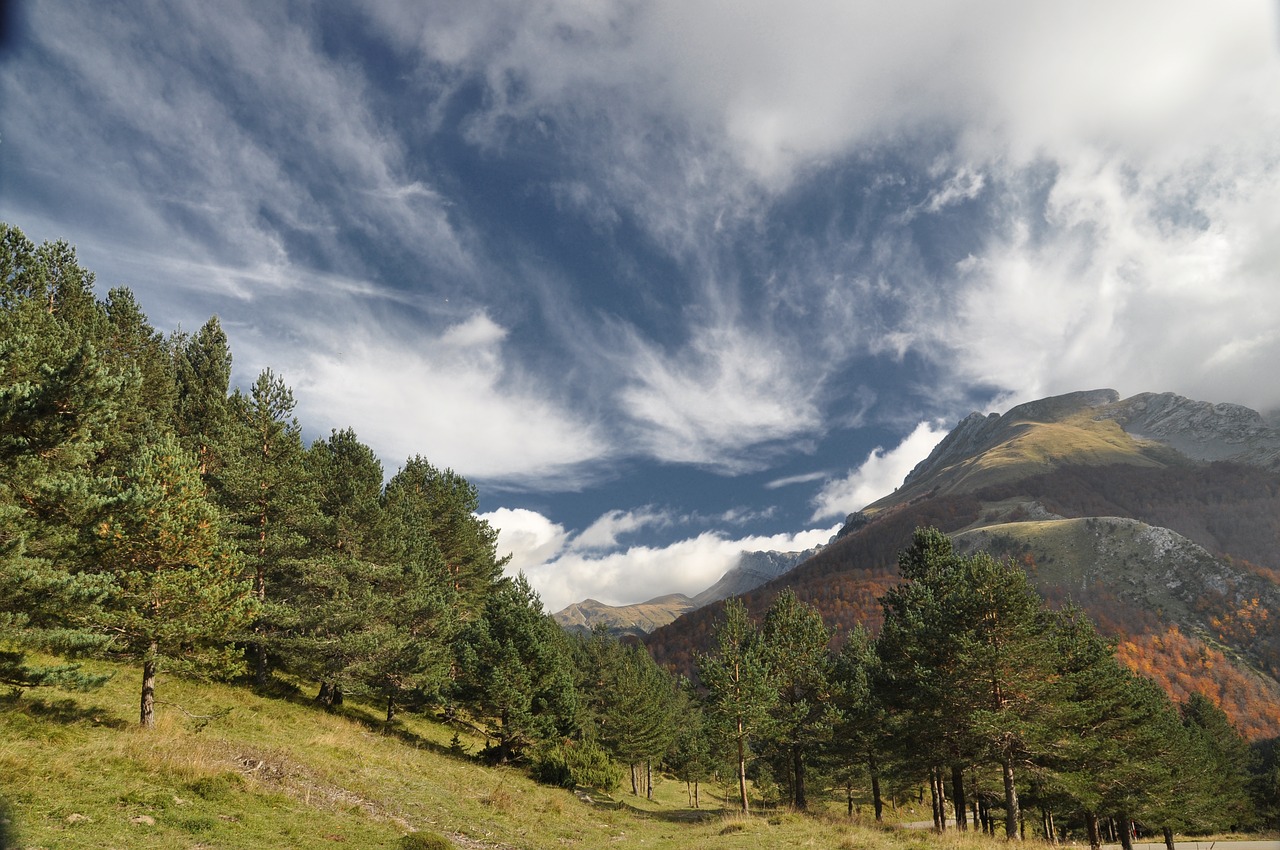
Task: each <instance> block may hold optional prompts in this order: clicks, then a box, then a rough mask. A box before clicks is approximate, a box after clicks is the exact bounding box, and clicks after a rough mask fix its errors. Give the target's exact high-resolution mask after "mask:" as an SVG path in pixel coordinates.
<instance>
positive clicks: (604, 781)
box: [529, 739, 622, 791]
mask: <svg viewBox="0 0 1280 850" xmlns="http://www.w3.org/2000/svg"><path fill="white" fill-rule="evenodd" d="M529 773H530V775H532V776H533V778H534V779H536V780H538V781H539V782H542V783H544V784H546V785H557V786H559V787H561V788H573V787H575V786H577V785H582V786H585V787H587V788H599V789H600V790H601V791H613V790H615V789H616V788H617V787H618V785H620V784H621V783H622V769H621V768H620V767H618V765H617V763H616V762H614V760H613V759H612V758H610V757H609V754H608V753H607V752H605V750H604V748H603V747H601V746H600V745H599V744H597V743H595V742H594V741H591V740H585V741H572V740H568V739H563V740H555V741H546V742H543V743H542V744H539V745H538V746H537V747H536V748H535V749H534V751H533V753H532V755H531V756H530V758H529Z"/></svg>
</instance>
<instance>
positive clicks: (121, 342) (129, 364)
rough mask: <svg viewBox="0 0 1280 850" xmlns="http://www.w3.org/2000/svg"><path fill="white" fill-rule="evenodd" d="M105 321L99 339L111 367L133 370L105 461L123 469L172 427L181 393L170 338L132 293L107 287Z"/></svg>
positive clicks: (118, 401)
mask: <svg viewBox="0 0 1280 850" xmlns="http://www.w3.org/2000/svg"><path fill="white" fill-rule="evenodd" d="M103 309H104V310H105V312H106V319H107V321H106V326H105V328H104V329H103V337H102V339H100V340H99V341H98V345H99V347H100V349H101V351H102V353H103V360H104V361H105V363H106V364H107V366H108V368H110V369H111V370H112V371H114V372H117V373H119V374H130V373H132V375H133V377H134V380H131V381H129V382H128V383H127V384H126V387H125V390H124V392H122V393H121V395H120V396H119V397H117V399H116V405H117V407H118V409H119V414H118V415H117V417H116V421H115V423H114V426H113V427H112V429H111V435H110V440H109V441H108V445H107V447H106V455H107V457H105V458H104V461H105V462H106V463H107V464H108V465H110V466H111V467H114V468H119V469H123V468H124V467H125V466H127V464H128V463H129V462H130V461H131V459H132V457H133V455H134V454H135V453H136V452H137V450H138V449H139V447H141V446H143V445H145V444H147V443H151V442H154V441H155V440H157V439H159V438H160V437H161V436H162V435H163V434H165V433H168V432H170V431H171V430H172V428H173V415H174V400H175V397H176V395H177V387H176V384H175V376H174V369H173V359H172V356H171V353H170V351H169V347H168V344H167V343H166V342H165V339H164V337H163V336H161V334H159V333H157V332H156V330H155V329H154V328H153V327H152V326H151V323H150V322H149V321H148V320H147V317H146V315H145V314H144V313H143V312H142V308H141V307H140V306H139V305H138V302H137V299H135V298H134V297H133V293H132V292H130V291H129V290H128V289H126V288H124V287H117V288H115V289H112V290H111V291H110V292H109V293H107V300H106V303H105V304H104V307H103Z"/></svg>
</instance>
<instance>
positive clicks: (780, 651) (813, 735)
mask: <svg viewBox="0 0 1280 850" xmlns="http://www.w3.org/2000/svg"><path fill="white" fill-rule="evenodd" d="M762 637H763V639H764V647H765V653H766V655H767V657H768V662H769V665H770V668H771V671H772V679H773V682H774V686H775V687H776V688H777V689H778V700H777V706H776V711H775V714H774V720H775V723H774V725H773V728H772V730H771V733H772V734H771V736H770V738H771V740H772V741H773V742H775V744H776V746H778V747H779V748H780V749H781V750H782V752H783V754H784V755H785V757H786V761H787V765H786V767H787V774H788V775H789V777H790V783H789V784H790V787H791V802H792V804H793V805H794V806H795V807H796V808H797V809H799V810H801V811H803V810H804V809H806V808H808V796H807V793H806V788H805V775H806V770H807V768H808V766H809V765H808V760H809V757H810V754H811V753H813V752H814V751H815V750H817V749H818V748H819V747H821V746H822V745H824V744H825V743H826V741H827V740H828V738H829V737H830V734H831V729H830V723H829V718H828V717H827V713H826V707H827V704H828V702H829V699H830V692H829V691H830V682H829V677H830V672H831V658H830V652H829V650H828V646H827V645H828V643H829V642H830V640H831V633H830V632H829V631H828V630H827V627H826V626H825V625H824V624H823V622H822V615H821V614H819V613H818V611H817V609H816V608H814V607H813V606H811V605H806V604H804V603H803V602H801V601H800V600H799V599H797V598H796V595H795V592H794V591H792V590H791V589H790V588H788V589H786V590H784V591H782V592H781V593H780V594H778V597H777V599H775V600H774V602H773V605H772V607H770V609H769V611H768V613H767V614H765V619H764V627H763V630H762Z"/></svg>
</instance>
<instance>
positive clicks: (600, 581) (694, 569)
mask: <svg viewBox="0 0 1280 850" xmlns="http://www.w3.org/2000/svg"><path fill="white" fill-rule="evenodd" d="M606 516H608V514H606ZM482 518H484V519H487V520H489V522H490V524H492V525H493V526H494V527H496V528H498V529H499V533H498V552H499V554H500V555H502V554H506V553H508V552H510V553H512V554H513V558H512V562H511V564H510V565H509V567H508V571H509V572H511V573H514V572H516V571H517V570H518V571H522V572H523V573H524V574H525V576H526V577H527V578H528V579H529V583H530V584H531V585H532V586H533V588H534V589H535V590H536V591H538V595H539V596H541V597H542V602H543V605H544V607H546V609H547V610H548V611H558V610H560V609H561V608H563V607H565V606H566V605H569V604H571V603H573V602H579V601H581V600H583V599H588V598H590V599H595V600H597V601H600V602H604V603H605V604H607V605H629V604H632V603H635V602H643V601H645V600H647V599H652V598H654V597H655V596H661V595H664V594H667V593H684V594H687V595H690V596H692V595H694V594H696V593H698V592H700V591H702V590H705V589H706V588H708V587H710V586H711V585H712V584H714V583H715V582H716V581H717V580H719V578H720V576H722V575H723V574H724V573H725V572H726V571H728V570H729V569H730V568H731V567H733V566H734V565H735V564H736V563H737V560H738V556H739V555H741V554H742V553H743V552H751V551H759V550H777V551H784V552H794V551H800V550H804V549H811V548H813V547H814V546H818V545H821V544H824V543H826V542H827V541H828V540H830V539H831V537H832V535H834V534H835V533H836V532H837V531H838V530H839V526H838V525H837V526H832V527H830V528H823V529H811V530H808V531H802V532H799V533H797V534H776V535H770V536H754V537H743V538H738V539H728V538H726V537H723V536H721V535H719V534H716V533H714V532H704V533H703V534H699V535H698V536H696V537H691V538H687V539H685V540H680V541H677V542H675V543H672V544H670V545H668V546H661V547H649V546H631V547H628V548H626V549H623V550H619V551H613V552H604V553H600V552H594V551H580V550H578V549H577V548H576V547H575V546H573V545H572V543H570V544H569V545H568V547H567V548H566V547H565V546H564V537H563V529H561V527H560V526H559V525H556V524H555V523H553V522H551V521H550V520H547V519H546V518H545V517H541V516H540V515H539V514H537V513H535V512H533V511H525V510H521V511H508V510H506V509H501V510H498V511H494V512H492V513H489V514H485V515H483V517H482ZM504 523H507V524H508V525H510V526H511V528H512V530H511V531H508V530H507V528H506V527H505V526H504Z"/></svg>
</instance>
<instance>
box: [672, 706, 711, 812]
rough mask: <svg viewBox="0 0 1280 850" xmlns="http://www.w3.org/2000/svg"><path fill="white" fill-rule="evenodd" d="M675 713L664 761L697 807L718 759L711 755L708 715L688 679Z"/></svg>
mask: <svg viewBox="0 0 1280 850" xmlns="http://www.w3.org/2000/svg"><path fill="white" fill-rule="evenodd" d="M673 716H674V718H675V725H676V736H675V740H673V741H672V742H671V748H670V750H669V751H668V754H667V758H666V760H665V762H664V764H665V766H666V768H667V770H669V771H670V772H671V774H672V775H673V776H675V778H676V779H678V780H680V781H681V782H683V783H684V784H685V789H686V791H688V794H689V806H690V807H691V808H695V809H697V808H700V807H701V800H700V797H699V793H698V788H699V785H700V784H701V783H702V782H703V781H704V780H706V779H707V777H709V776H711V775H712V770H713V768H714V760H713V759H712V756H711V732H710V730H709V729H708V728H707V719H706V717H705V716H704V714H703V711H702V707H701V706H700V705H699V704H698V701H697V699H696V698H695V697H694V694H693V692H692V686H691V685H690V684H689V683H688V681H685V682H684V685H683V687H681V688H680V690H679V692H678V699H677V701H676V708H675V710H674V712H673Z"/></svg>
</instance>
